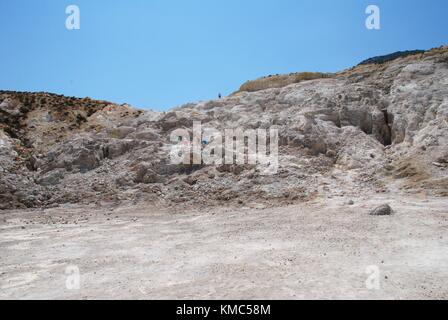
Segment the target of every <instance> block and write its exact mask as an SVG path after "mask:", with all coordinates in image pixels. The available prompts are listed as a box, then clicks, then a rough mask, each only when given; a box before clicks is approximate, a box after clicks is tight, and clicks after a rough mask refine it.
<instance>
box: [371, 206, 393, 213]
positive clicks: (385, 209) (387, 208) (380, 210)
mask: <svg viewBox="0 0 448 320" xmlns="http://www.w3.org/2000/svg"><path fill="white" fill-rule="evenodd" d="M392 213H393V211H392V208H391V207H390V206H389V205H388V204H383V205H381V206H379V207H376V208H375V209H373V210H372V211H370V212H369V215H371V216H390V215H391V214H392Z"/></svg>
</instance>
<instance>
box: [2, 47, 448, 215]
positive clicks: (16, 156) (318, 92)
mask: <svg viewBox="0 0 448 320" xmlns="http://www.w3.org/2000/svg"><path fill="white" fill-rule="evenodd" d="M310 79H311V80H303V79H302V80H301V81H300V82H298V83H295V82H296V81H292V82H286V83H285V84H286V85H287V84H289V83H292V84H289V85H287V86H284V85H282V84H281V83H279V84H278V85H277V84H276V85H275V86H267V87H270V89H266V90H258V89H257V90H258V91H255V92H244V91H242V92H238V93H236V94H233V95H231V96H229V97H225V98H223V99H219V100H216V101H206V102H199V103H190V104H186V105H184V106H181V107H179V108H176V109H173V110H171V111H169V112H167V113H159V112H154V111H143V110H137V109H134V108H132V107H130V106H128V105H121V106H119V105H114V104H111V103H109V102H105V101H94V100H90V99H88V98H86V99H76V98H68V97H62V96H55V95H50V94H37V93H16V92H0V144H1V149H0V169H1V170H0V185H1V187H0V191H1V193H0V197H1V198H0V202H1V203H2V204H1V206H0V208H2V209H6V208H15V207H26V206H45V205H53V204H58V203H64V202H92V201H94V202H101V201H103V202H113V203H117V202H120V201H131V202H136V201H155V202H157V203H161V204H163V205H167V204H170V203H173V204H176V205H178V204H179V203H187V204H189V203H192V204H200V205H213V204H222V203H238V204H241V203H260V202H267V203H270V202H286V203H288V202H290V201H300V200H306V199H312V198H313V197H315V196H318V195H321V196H329V197H332V196H341V195H345V196H347V197H349V196H350V195H351V194H356V195H358V194H359V193H363V192H365V193H369V192H386V191H387V190H388V188H389V185H393V186H394V192H421V191H424V192H431V193H435V194H439V195H442V196H448V176H447V171H446V170H447V167H448V165H447V163H448V158H447V157H448V149H447V145H448V48H447V47H443V48H439V49H434V50H431V51H428V52H426V53H419V54H417V55H409V56H405V57H402V58H398V59H395V60H392V61H389V62H387V63H383V64H368V63H367V64H362V65H360V66H357V67H355V68H352V69H350V70H346V71H342V72H340V73H336V74H333V75H331V77H323V78H321V77H317V79H314V78H310ZM268 80H269V79H268ZM268 80H266V81H268ZM193 121H200V122H201V123H202V126H203V128H215V129H217V130H220V131H223V130H224V129H232V128H240V129H243V130H247V129H269V128H276V129H278V132H279V159H278V160H279V169H278V172H277V173H276V174H274V175H267V176H266V175H264V174H262V170H261V168H260V167H259V166H257V165H244V166H239V165H216V166H206V165H203V164H200V165H192V164H191V165H174V164H171V163H170V156H169V153H170V149H171V148H170V147H171V145H172V143H171V142H170V133H171V132H172V130H174V129H179V128H184V129H187V130H188V131H189V132H190V133H191V132H192V125H193Z"/></svg>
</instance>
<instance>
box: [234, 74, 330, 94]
mask: <svg viewBox="0 0 448 320" xmlns="http://www.w3.org/2000/svg"><path fill="white" fill-rule="evenodd" d="M331 76H332V75H331V74H330V73H321V72H300V73H290V74H285V75H269V76H267V77H263V78H260V79H257V80H250V81H247V82H246V83H244V84H243V85H242V86H241V87H240V89H239V90H238V91H237V92H244V91H245V92H255V91H260V90H266V89H272V88H282V87H285V86H288V85H290V84H294V83H299V82H302V81H308V80H315V79H322V78H330V77H331Z"/></svg>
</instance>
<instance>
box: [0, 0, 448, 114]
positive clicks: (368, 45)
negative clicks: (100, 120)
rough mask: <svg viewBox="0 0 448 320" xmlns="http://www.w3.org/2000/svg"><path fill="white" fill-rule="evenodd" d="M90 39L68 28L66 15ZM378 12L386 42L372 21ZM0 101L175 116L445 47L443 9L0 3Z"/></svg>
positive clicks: (442, 3)
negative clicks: (251, 90) (270, 80)
mask: <svg viewBox="0 0 448 320" xmlns="http://www.w3.org/2000/svg"><path fill="white" fill-rule="evenodd" d="M70 4H76V5H78V6H79V7H80V10H81V30H75V31H68V30H67V29H66V28H65V20H66V14H65V8H66V6H67V5H70ZM369 4H376V5H378V6H379V7H380V9H381V30H379V31H372V30H367V29H366V28H365V19H366V17H367V15H366V14H365V9H366V7H367V5H369ZM0 13H1V19H0V39H1V43H2V45H1V49H0V68H1V69H0V70H1V77H0V89H8V90H20V91H49V92H55V93H60V94H64V95H69V96H78V97H85V96H89V97H92V98H96V99H105V100H109V101H113V102H117V103H123V102H128V103H130V104H132V105H134V106H136V107H140V108H154V109H158V110H166V109H169V108H171V107H174V106H176V105H180V104H183V103H187V102H193V101H198V100H207V99H213V98H216V96H217V94H218V92H221V93H222V94H223V95H227V94H229V93H231V92H233V91H235V90H236V89H237V88H238V87H239V85H240V84H241V83H243V82H244V81H246V80H249V79H255V78H257V77H260V76H264V75H268V74H275V73H289V72H296V71H326V72H331V71H338V70H341V69H344V68H347V67H350V66H352V65H354V64H357V63H358V62H360V61H361V60H363V59H365V58H369V57H371V56H375V55H381V54H386V53H391V52H394V51H398V50H407V49H428V48H432V47H435V46H440V45H442V44H447V43H448V18H447V16H448V1H446V0H369V1H364V0H266V1H263V0H222V1H218V0H177V1H175V0H131V1H125V0H107V1H106V0H72V1H65V0H38V1H36V0H8V1H7V0H1V2H0Z"/></svg>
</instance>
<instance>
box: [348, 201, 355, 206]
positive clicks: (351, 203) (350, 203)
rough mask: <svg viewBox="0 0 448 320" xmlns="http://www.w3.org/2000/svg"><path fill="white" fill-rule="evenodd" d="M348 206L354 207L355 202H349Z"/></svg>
mask: <svg viewBox="0 0 448 320" xmlns="http://www.w3.org/2000/svg"><path fill="white" fill-rule="evenodd" d="M347 204H348V205H349V206H352V205H354V204H355V202H354V201H353V200H349V201H348V202H347Z"/></svg>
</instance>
